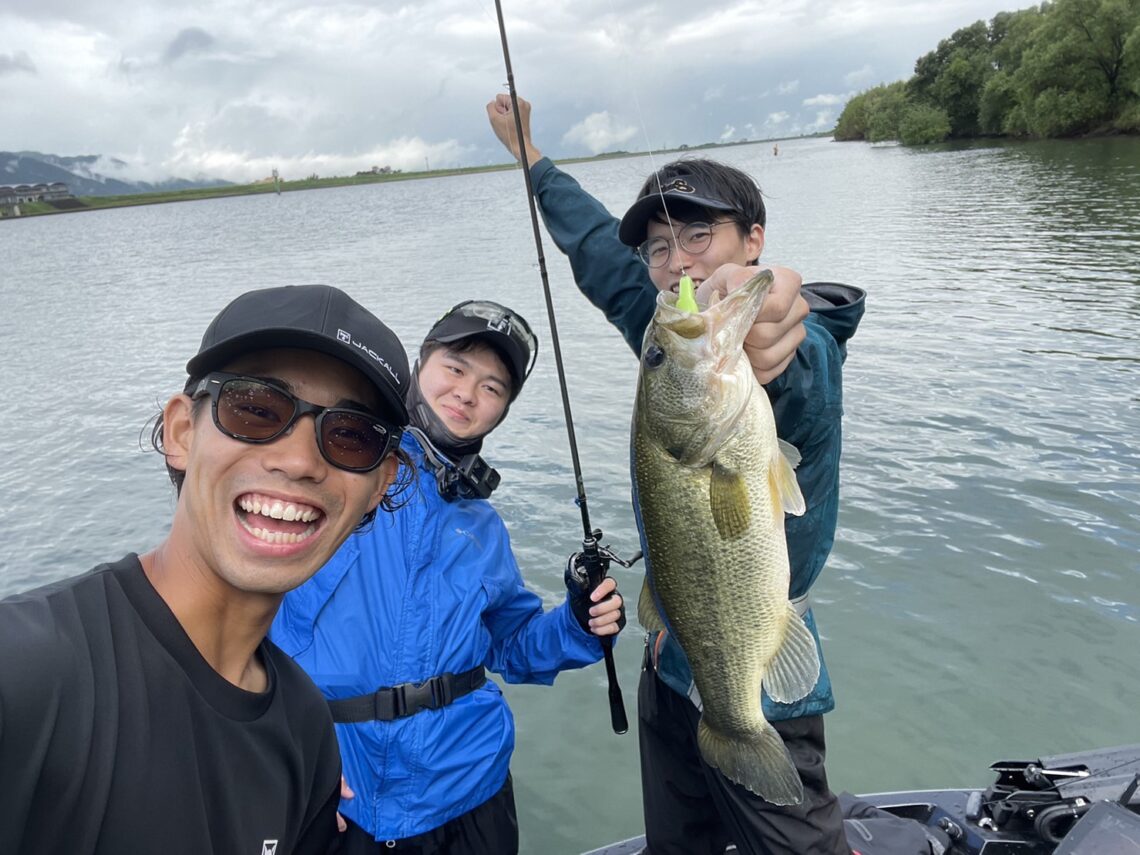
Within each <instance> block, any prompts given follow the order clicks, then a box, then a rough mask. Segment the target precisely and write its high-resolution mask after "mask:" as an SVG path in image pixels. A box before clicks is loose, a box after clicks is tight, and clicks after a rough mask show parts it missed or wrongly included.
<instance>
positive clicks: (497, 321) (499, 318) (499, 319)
mask: <svg viewBox="0 0 1140 855" xmlns="http://www.w3.org/2000/svg"><path fill="white" fill-rule="evenodd" d="M487 329H489V330H490V331H491V332H497V333H501V334H502V335H507V336H509V335H510V334H511V316H510V315H502V314H500V315H496V316H495V317H492V318H488V319H487Z"/></svg>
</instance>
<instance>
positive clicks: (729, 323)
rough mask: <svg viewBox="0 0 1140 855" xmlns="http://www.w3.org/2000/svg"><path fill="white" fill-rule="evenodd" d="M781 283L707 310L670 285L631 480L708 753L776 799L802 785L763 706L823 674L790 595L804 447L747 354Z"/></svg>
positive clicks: (650, 362)
mask: <svg viewBox="0 0 1140 855" xmlns="http://www.w3.org/2000/svg"><path fill="white" fill-rule="evenodd" d="M771 284H772V274H771V272H770V271H768V270H764V271H761V272H760V273H759V274H758V275H757V276H755V277H754V278H752V279H751V280H749V282H748V283H747V284H745V285H744V286H743V287H741V288H739V289H738V290H736V291H733V292H732V293H730V294H729V295H728V296H727V297H725V298H723V299H722V300H720V301H719V302H715V303H714V304H712V305H710V306H709V307H708V308H707V309H705V310H704V311H702V312H699V313H695V312H694V313H690V312H685V311H681V310H679V309H677V308H676V305H675V304H676V299H677V298H676V296H675V295H673V294H669V293H667V292H662V293H660V294H658V296H657V309H656V312H655V313H654V316H653V320H652V321H651V323H650V325H649V327H648V329H647V330H646V333H645V338H644V341H643V344H642V349H641V370H640V374H639V376H638V388H637V401H636V404H635V407H634V416H633V456H634V482H635V484H634V486H635V490H636V495H637V502H638V505H639V507H640V523H641V526H642V534H643V537H644V543H645V549H646V567H647V569H646V579H645V586H644V588H643V589H642V592H641V599H640V601H639V603H638V609H637V615H638V619H639V620H640V622H641V624H642V626H644V627H645V628H646V629H647V630H650V631H655V630H663V629H667V630H668V631H669V632H670V633H672V634H673V636H674V637H675V638H676V640H677V642H678V643H679V644H680V646H681V649H682V650H684V651H685V655H686V657H687V658H688V660H689V665H690V667H691V668H692V672H693V682H694V683H695V684H696V687H697V691H698V692H699V693H700V698H701V702H702V704H703V709H702V713H701V720H700V724H699V725H698V728H697V743H698V746H699V748H700V752H701V756H702V757H704V759H705V761H706V762H708V763H709V765H711V766H715V767H716V768H718V769H720V771H721V772H722V773H723V774H724V775H725V776H726V777H728V778H729V779H730V780H733V781H736V782H737V783H739V784H741V785H743V786H744V787H747V788H748V789H749V790H751V791H752V792H753V793H756V794H757V795H759V796H761V797H762V798H764V799H766V800H767V801H770V802H773V803H774V804H781V805H787V804H798V803H799V802H800V801H802V799H803V786H802V784H801V782H800V778H799V775H798V773H797V772H796V768H795V766H794V765H793V763H792V760H791V757H790V755H789V754H788V750H787V748H786V747H785V746H784V743H783V740H782V739H780V736H779V734H778V733H777V732H776V730H775V728H773V727H772V725H771V724H769V723H768V722H767V721H766V720H765V719H764V714H763V712H762V710H761V707H760V688H761V685H763V687H764V689H765V690H766V691H767V692H768V694H769V696H771V697H772V698H773V699H774V700H776V701H780V702H783V703H791V702H792V701H796V700H799V699H800V698H802V697H804V696H805V695H807V694H808V692H810V691H811V689H812V687H813V686H814V685H815V682H816V680H817V679H818V677H819V656H818V653H817V652H816V646H815V640H814V638H813V637H812V635H811V632H810V631H809V630H808V628H807V627H806V626H805V625H804V622H803V619H802V618H801V617H800V616H799V615H798V614H797V613H796V610H795V607H794V606H793V605H792V604H791V603H790V602H789V601H788V583H789V567H788V548H787V543H786V541H785V538H784V514H785V513H792V514H802V513H803V512H804V500H803V496H802V495H801V493H800V489H799V485H798V484H797V483H796V477H795V472H794V466H795V465H796V464H797V463H798V462H799V454H798V452H796V450H795V449H794V448H792V447H791V446H790V445H788V444H787V443H781V442H780V441H779V440H778V439H777V437H776V424H775V419H774V418H773V416H772V407H771V404H770V403H769V401H768V395H767V393H765V391H764V389H763V388H762V387H761V386H760V384H759V383H758V382H757V380H756V377H755V375H754V374H753V373H752V367H751V365H750V364H749V362H748V359H747V357H746V356H745V355H744V353H743V343H744V337H745V335H746V334H747V333H748V330H749V328H750V327H751V325H752V321H753V319H754V318H755V316H756V312H757V310H758V309H759V307H760V304H761V302H762V301H763V299H764V297H765V296H766V294H767V293H768V290H769V289H770V288H771Z"/></svg>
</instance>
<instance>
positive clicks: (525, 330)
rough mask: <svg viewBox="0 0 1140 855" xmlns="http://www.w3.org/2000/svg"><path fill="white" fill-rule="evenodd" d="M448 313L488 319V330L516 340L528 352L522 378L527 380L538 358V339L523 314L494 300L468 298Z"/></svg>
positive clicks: (483, 319)
mask: <svg viewBox="0 0 1140 855" xmlns="http://www.w3.org/2000/svg"><path fill="white" fill-rule="evenodd" d="M448 315H461V316H463V317H468V318H478V319H480V320H482V321H486V322H487V329H488V330H491V331H492V332H497V333H499V334H501V335H505V336H506V337H507V338H509V339H511V340H512V341H514V343H515V344H517V345H518V346H519V347H521V348H522V349H523V352H524V353H525V354H526V370H525V371H524V372H523V376H522V379H523V380H525V379H526V378H527V377H529V376H530V371H531V369H532V368H534V361H535V360H536V359H537V358H538V339H537V338H536V337H535V335H534V333H533V332H532V331H531V328H530V324H528V323H527V322H526V320H525V319H524V318H523V316H522V315H519V314H516V313H515V312H512V311H511V310H510V309H508V308H507V307H506V306H502V305H500V304H499V303H496V302H494V301H493V300H466V301H464V302H462V303H460V304H459V305H458V306H455V307H453V308H452V309H451V311H450V312H448Z"/></svg>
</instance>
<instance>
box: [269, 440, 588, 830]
mask: <svg viewBox="0 0 1140 855" xmlns="http://www.w3.org/2000/svg"><path fill="white" fill-rule="evenodd" d="M402 447H403V449H404V451H405V452H407V453H408V455H409V456H410V457H411V458H412V460H413V461H414V462H415V468H416V476H417V481H418V483H417V484H416V485H414V486H413V487H412V492H411V499H410V501H409V502H408V503H407V504H405V505H404V506H403V507H401V508H400V509H399V510H397V511H395V512H394V513H386V512H384V511H383V510H381V511H380V512H379V513H378V514H377V516H376V522H375V523H374V524H373V526H372V529H371V530H370V531H367V532H365V533H363V534H355V535H353V536H351V537H350V538H349V539H348V540H347V541H346V542H345V543H344V545H343V546H342V547H341V548H340V550H339V551H338V552H337V553H336V554H335V555H334V556H333V557H332V558H331V559H330V560H329V562H328V563H327V564H326V565H325V566H324V567H322V568H321V569H320V570H319V571H318V572H317V574H316V575H315V576H314V577H313V578H312V579H310V580H309V581H308V582H306V583H305V584H304V585H301V586H300V587H299V588H297V589H296V590H293V591H290V592H289V593H288V594H286V596H285V600H284V602H283V603H282V605H281V609H280V611H279V612H278V614H277V618H276V619H275V620H274V622H273V626H272V629H271V631H270V638H271V639H272V640H273V641H274V642H275V643H276V644H277V645H278V646H280V647H281V648H282V649H283V650H284V651H285V652H286V653H288V654H289V655H290V656H292V657H293V658H294V659H295V660H296V661H297V662H298V663H299V664H300V665H301V667H303V668H304V669H305V671H307V672H308V674H309V676H310V677H312V678H313V681H314V682H315V683H316V684H317V686H319V687H320V689H321V691H322V692H323V693H324V695H325V697H326V698H328V699H330V700H335V699H338V698H347V697H353V696H355V695H363V694H367V693H370V692H373V691H375V690H376V689H378V688H380V687H383V686H395V685H399V684H401V683H409V682H411V683H419V682H422V681H424V680H427V679H429V678H431V677H434V676H436V675H438V674H443V673H446V672H451V673H454V674H458V673H461V672H463V671H468V670H470V669H471V668H474V667H475V666H477V665H479V664H482V665H484V666H485V667H486V668H487V669H488V670H490V671H494V672H496V673H498V674H500V675H502V677H503V678H504V679H505V680H506V681H507V682H509V683H542V684H547V685H549V684H551V683H553V682H554V678H555V676H556V675H557V674H558V672H559V671H562V670H565V669H567V668H579V667H582V666H584V665H589V664H591V663H593V662H596V661H598V660H599V659H600V658H601V656H602V649H601V645H600V644H599V642H598V640H597V639H596V638H595V637H594V636H592V635H590V634H589V633H587V632H585V631H584V630H583V629H582V628H581V627H580V626H579V624H578V622H577V620H576V619H575V618H574V615H573V613H572V612H571V610H570V607H569V605H568V604H567V603H565V602H564V603H562V604H561V605H560V606H558V607H557V608H554V609H552V610H550V611H548V612H544V611H543V608H542V602H541V600H540V599H539V598H538V596H537V595H536V594H534V593H533V592H531V591H529V590H527V588H526V587H525V585H524V584H523V579H522V575H521V574H520V572H519V568H518V565H517V564H516V562H515V558H514V555H513V554H512V552H511V546H510V539H509V537H508V535H507V529H506V526H504V525H503V521H502V519H501V518H500V517H499V515H498V513H497V512H496V511H495V509H494V507H492V506H491V504H490V502H488V501H486V500H483V499H467V500H459V501H455V502H446V501H444V500H443V499H442V498H441V497H440V495H439V491H438V489H437V488H436V482H435V476H434V474H433V473H432V471H431V470H430V469H429V468H428V467H427V465H426V464H425V463H424V457H423V452H422V450H421V449H420V446H419V445H418V443H417V442H416V440H415V438H414V437H412V436H411V435H410V434H408V433H405V434H404V440H403V444H402ZM336 731H337V739H338V740H339V742H340V750H341V758H342V760H343V761H344V776H345V779H346V780H347V781H348V784H349V786H350V787H352V789H353V790H354V791H355V792H356V797H355V798H353V799H343V800H342V801H341V805H340V810H341V813H343V814H344V815H345V816H347V817H349V818H350V819H352V821H353V822H355V823H357V824H358V825H360V826H361V827H362V828H364V829H366V830H368V831H370V832H371V833H372V834H373V836H374V837H375V838H376V839H377V840H385V841H386V840H399V839H402V838H405V837H410V836H412V835H415V834H420V833H422V832H425V831H429V830H431V829H433V828H437V827H438V826H440V825H443V824H444V823H445V822H447V821H449V820H451V819H454V818H455V817H457V816H460V815H461V814H464V813H466V812H467V811H469V810H471V809H472V808H475V807H478V806H479V805H481V804H482V803H483V802H485V801H487V799H489V798H490V797H491V796H493V795H494V794H495V793H497V792H498V791H499V790H500V789H501V788H502V786H503V784H504V783H505V782H506V779H507V772H508V766H509V764H510V759H511V752H512V750H513V749H514V742H515V726H514V718H513V717H512V715H511V711H510V708H509V707H508V706H507V702H506V700H505V699H504V697H503V694H502V691H501V690H500V688H499V687H498V685H496V684H495V683H494V682H493V681H492V680H490V679H488V680H487V682H486V683H485V684H484V685H483V686H482V688H480V689H477V690H476V691H474V692H472V693H471V694H469V695H465V696H463V697H461V698H459V699H457V700H456V701H454V702H453V703H452V704H450V705H449V706H446V707H443V708H442V709H439V710H423V711H421V712H419V713H416V714H415V715H412V716H410V717H407V718H402V719H397V720H395V721H390V722H378V721H371V722H364V723H360V724H338V725H337V726H336Z"/></svg>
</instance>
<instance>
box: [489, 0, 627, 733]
mask: <svg viewBox="0 0 1140 855" xmlns="http://www.w3.org/2000/svg"><path fill="white" fill-rule="evenodd" d="M495 16H496V18H497V19H498V23H499V38H500V40H501V41H502V45H503V63H504V65H505V66H506V71H507V89H508V91H509V92H510V96H511V109H512V110H513V111H514V116H515V133H516V134H518V140H519V164H520V165H521V166H522V173H523V179H524V180H525V182H526V201H527V205H528V206H529V208H530V222H531V227H532V229H533V231H534V246H535V251H536V253H537V254H538V272H539V275H540V277H541V278H542V293H543V297H544V298H545V300H546V317H547V319H548V321H549V322H550V341H551V345H552V347H553V349H554V364H555V367H556V369H557V371H558V385H559V388H560V392H561V394H562V412H563V415H564V417H565V422H566V435H567V437H568V439H569V441H570V460H571V463H572V464H573V467H574V484H575V488H576V489H577V493H578V508H579V510H580V511H581V514H582V552H581V558H582V561H583V565H584V567H585V570H586V574H587V578H588V580H589V583H590V586H591V588H590V589H591V590H592V589H593V588H594V587H597V585H598V584H599V583H600V582H601V581H602V579H604V578H605V575H606V570H607V569H608V567H609V562H610V561H611V560H614V561H617V562H618V563H619V564H623V565H625V566H626V567H628V566H629V564H630V563H632V562H629V563H627V562H625V561H622V560H621V559H620V558H618V557H617V556H616V555H615V554H614V553H613V552H612V551H611V550H609V549H608V548H606V547H603V546H602V545H601V544H600V543H599V541H600V540H601V537H602V532H601V530H600V529H595V528H593V527H591V525H590V512H589V508H588V505H587V502H586V483H585V481H584V480H583V478H582V465H581V462H580V460H579V455H578V442H577V440H576V439H575V434H574V417H573V415H572V414H571V411H570V393H569V389H568V387H567V384H566V369H565V366H564V365H563V362H562V346H561V344H560V342H559V338H558V323H557V321H556V320H555V317H554V298H553V296H552V294H551V292H550V277H549V276H548V275H547V272H546V254H545V252H544V251H543V247H542V232H541V230H540V229H539V225H538V208H537V206H536V205H535V201H534V185H533V183H532V182H531V178H530V163H528V162H527V156H526V146H525V145H524V144H523V129H522V117H521V115H520V114H519V100H518V93H517V92H516V91H515V75H514V71H513V70H512V68H511V52H510V49H509V48H508V47H507V28H506V25H505V24H504V22H503V7H502V3H501V0H495ZM573 566H574V565H573V564H571V568H570V569H573ZM598 640H599V642H600V643H601V646H602V655H603V658H604V659H605V665H606V679H607V681H608V683H609V702H610V723H611V725H612V726H613V730H614V733H625V732H626V731H627V730H629V723H628V721H627V719H626V714H625V703H624V701H623V700H622V696H621V688H620V687H619V686H618V680H617V668H616V666H615V665H614V652H613V639H612V638H610V637H609V636H606V637H604V638H599V639H598Z"/></svg>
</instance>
